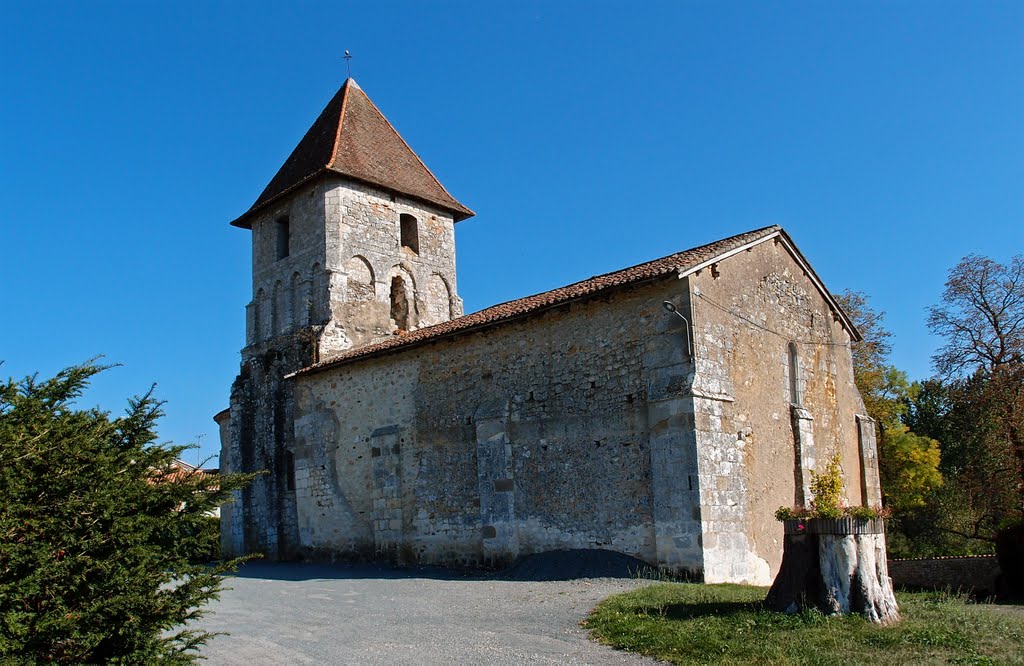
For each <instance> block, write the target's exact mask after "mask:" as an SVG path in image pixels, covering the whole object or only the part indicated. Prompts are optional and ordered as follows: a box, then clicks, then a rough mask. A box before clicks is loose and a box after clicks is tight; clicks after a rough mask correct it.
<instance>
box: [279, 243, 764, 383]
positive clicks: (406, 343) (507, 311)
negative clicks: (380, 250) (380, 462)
mask: <svg viewBox="0 0 1024 666" xmlns="http://www.w3.org/2000/svg"><path fill="white" fill-rule="evenodd" d="M778 231H780V227H778V226H771V227H764V228H763V229H757V230H755V231H749V232H747V233H743V234H739V235H737V236H730V237H729V238H723V239H722V240H719V241H715V242H714V243H709V244H707V245H701V246H700V247H695V248H692V249H689V250H685V251H683V252H678V253H676V254H670V255H669V256H667V257H662V258H661V259H655V260H654V261H648V262H647V263H643V264H639V265H637V266H632V267H630V268H625V269H622V270H619V271H615V272H612V273H605V274H604V275H596V276H594V277H591V278H588V279H586V280H583V281H581V282H575V283H573V284H570V285H567V286H565V287H559V288H558V289H552V290H551V291H545V292H543V293H540V294H535V295H533V296H527V297H526V298H520V299H518V300H514V301H508V302H507V303H501V304H499V305H494V306H491V307H489V308H485V309H483V310H479V311H477V312H474V313H472V314H468V315H464V316H462V317H458V318H456V319H452V320H450V321H446V322H443V323H441V324H436V325H434V326H428V327H425V328H421V329H418V330H415V331H412V332H410V333H406V334H403V335H396V336H394V337H391V338H387V339H386V340H382V341H380V342H377V343H374V344H371V345H367V346H365V347H359V348H356V349H351V350H349V351H347V352H345V353H343V354H341V355H340V356H335V357H333V358H331V359H329V360H326V361H323V362H321V363H316V364H314V365H311V366H309V367H307V368H303V369H302V370H299V371H298V372H296V373H294V375H293V376H298V375H305V374H310V373H313V372H317V371H320V370H325V369H327V368H331V367H334V366H338V365H342V364H344V363H347V362H349V361H353V360H355V359H359V358H363V357H367V356H376V355H378V354H382V353H385V352H388V351H391V350H396V349H401V348H405V347H410V346H414V345H416V344H421V343H425V342H428V341H432V340H436V339H439V338H443V337H447V336H450V335H455V334H459V333H463V332H469V331H471V330H476V329H479V328H482V327H486V326H492V325H496V324H500V323H502V322H505V321H509V320H512V319H515V318H518V317H520V316H523V315H528V314H532V313H537V312H541V311H543V310H546V309H548V308H551V307H554V306H557V305H560V304H563V303H568V302H570V301H574V300H577V299H579V298H583V297H586V296H590V295H592V294H596V293H598V292H603V291H605V290H608V289H613V288H616V287H623V286H627V285H631V284H636V283H640V282H646V281H648V280H653V279H656V278H659V277H665V276H669V275H672V274H674V273H677V272H678V271H681V270H686V269H689V268H693V267H695V266H698V265H700V264H702V263H704V262H706V261H710V260H712V259H714V258H715V257H718V256H720V255H722V254H725V253H726V252H729V251H730V250H735V249H737V248H741V247H743V246H744V245H747V244H749V243H753V242H755V241H758V240H761V239H763V238H766V237H768V236H771V235H773V234H775V233H776V232H778Z"/></svg>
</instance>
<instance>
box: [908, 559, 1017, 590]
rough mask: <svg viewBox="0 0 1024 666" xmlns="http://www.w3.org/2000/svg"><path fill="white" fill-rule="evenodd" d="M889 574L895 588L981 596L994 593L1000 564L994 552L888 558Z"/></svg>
mask: <svg viewBox="0 0 1024 666" xmlns="http://www.w3.org/2000/svg"><path fill="white" fill-rule="evenodd" d="M889 576H890V577H891V578H892V583H893V586H895V587H897V588H901V587H904V588H909V589H918V590H922V589H923V590H942V589H947V588H948V589H951V590H953V591H963V592H970V593H972V594H974V595H976V596H982V597H984V596H989V595H991V594H994V593H995V589H996V578H997V577H998V576H999V563H998V562H997V561H996V556H995V555H973V556H968V557H930V558H920V559H912V560H889Z"/></svg>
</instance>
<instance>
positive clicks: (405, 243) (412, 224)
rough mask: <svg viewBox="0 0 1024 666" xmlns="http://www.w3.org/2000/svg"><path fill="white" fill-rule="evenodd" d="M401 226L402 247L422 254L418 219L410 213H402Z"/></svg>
mask: <svg viewBox="0 0 1024 666" xmlns="http://www.w3.org/2000/svg"><path fill="white" fill-rule="evenodd" d="M399 226H400V227H401V234H402V247H407V248H409V249H410V250H412V251H413V252H415V253H416V254H419V252H420V234H419V229H417V227H416V218H415V217H413V216H412V215H409V214H408V213H402V215H401V217H400V218H399Z"/></svg>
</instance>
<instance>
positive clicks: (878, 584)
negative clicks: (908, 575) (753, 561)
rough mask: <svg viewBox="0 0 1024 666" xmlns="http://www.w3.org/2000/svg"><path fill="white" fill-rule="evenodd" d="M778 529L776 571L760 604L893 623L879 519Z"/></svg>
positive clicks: (793, 523) (895, 614) (791, 523)
mask: <svg viewBox="0 0 1024 666" xmlns="http://www.w3.org/2000/svg"><path fill="white" fill-rule="evenodd" d="M783 525H784V528H785V536H784V541H783V551H782V566H781V567H780V568H779V574H778V575H777V576H776V577H775V582H774V583H772V588H771V590H769V591H768V597H767V598H766V599H765V604H766V605H767V606H768V608H770V609H772V610H775V611H780V612H783V613H796V612H799V611H801V610H803V609H806V608H817V609H819V610H820V611H822V612H823V613H826V614H829V615H834V614H844V615H845V614H849V613H860V614H862V615H864V617H865V618H867V619H868V620H869V621H870V622H875V623H877V624H890V623H892V622H896V621H898V620H899V617H900V616H899V608H898V607H897V605H896V596H895V594H893V590H892V580H891V579H890V578H889V567H888V564H887V562H886V555H885V529H884V525H883V521H882V520H881V519H880V518H876V519H871V520H868V519H859V518H835V519H832V518H811V519H807V520H786V521H783Z"/></svg>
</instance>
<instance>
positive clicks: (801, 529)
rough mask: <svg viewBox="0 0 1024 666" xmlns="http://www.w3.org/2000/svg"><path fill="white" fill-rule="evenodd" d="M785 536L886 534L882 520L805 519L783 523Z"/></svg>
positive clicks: (795, 519)
mask: <svg viewBox="0 0 1024 666" xmlns="http://www.w3.org/2000/svg"><path fill="white" fill-rule="evenodd" d="M782 528H783V533H784V534H885V521H884V520H882V519H881V518H803V519H797V518H794V519H791V520H784V521H782Z"/></svg>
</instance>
